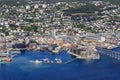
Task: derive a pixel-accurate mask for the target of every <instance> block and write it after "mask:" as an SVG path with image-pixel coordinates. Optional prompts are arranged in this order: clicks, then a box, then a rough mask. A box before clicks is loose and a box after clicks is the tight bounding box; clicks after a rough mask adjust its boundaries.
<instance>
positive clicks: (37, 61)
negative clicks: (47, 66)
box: [30, 60, 42, 64]
mask: <svg viewBox="0 0 120 80" xmlns="http://www.w3.org/2000/svg"><path fill="white" fill-rule="evenodd" d="M30 62H33V63H35V64H41V63H42V61H40V60H35V61H33V60H31V61H30Z"/></svg>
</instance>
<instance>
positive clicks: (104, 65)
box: [0, 47, 120, 80]
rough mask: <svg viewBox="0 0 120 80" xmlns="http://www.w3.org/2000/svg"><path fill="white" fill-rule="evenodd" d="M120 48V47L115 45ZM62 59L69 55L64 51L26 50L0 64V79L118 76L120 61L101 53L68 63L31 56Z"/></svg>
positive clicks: (115, 79)
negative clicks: (98, 58) (51, 52)
mask: <svg viewBox="0 0 120 80" xmlns="http://www.w3.org/2000/svg"><path fill="white" fill-rule="evenodd" d="M115 50H117V51H119V50H120V47H119V48H117V49H115ZM56 57H57V58H60V59H62V60H63V62H67V61H68V60H71V59H72V57H71V56H70V55H69V54H67V53H66V52H64V51H63V52H62V53H61V54H60V55H51V54H49V52H48V51H45V52H31V51H25V52H24V53H23V54H22V55H20V56H16V57H15V58H14V59H13V61H12V62H11V63H5V64H0V80H120V61H118V60H115V59H112V58H110V57H106V56H102V57H101V59H100V60H74V61H73V62H71V63H68V64H35V63H32V62H30V60H36V59H38V60H42V59H44V58H49V59H50V60H53V61H54V59H55V58H56Z"/></svg>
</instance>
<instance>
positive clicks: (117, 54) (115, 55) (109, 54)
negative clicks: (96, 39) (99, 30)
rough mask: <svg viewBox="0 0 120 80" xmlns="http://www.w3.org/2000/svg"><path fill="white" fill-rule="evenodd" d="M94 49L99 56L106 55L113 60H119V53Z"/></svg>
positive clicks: (98, 48)
mask: <svg viewBox="0 0 120 80" xmlns="http://www.w3.org/2000/svg"><path fill="white" fill-rule="evenodd" d="M96 49H97V51H98V53H99V54H100V55H106V56H109V57H112V58H114V59H117V60H120V52H116V51H112V50H108V49H104V48H100V47H97V48H96Z"/></svg>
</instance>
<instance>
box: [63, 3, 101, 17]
mask: <svg viewBox="0 0 120 80" xmlns="http://www.w3.org/2000/svg"><path fill="white" fill-rule="evenodd" d="M99 10H100V7H98V6H95V5H93V4H88V5H84V6H79V7H77V8H69V9H67V10H64V14H65V15H70V14H72V13H94V12H95V11H99Z"/></svg>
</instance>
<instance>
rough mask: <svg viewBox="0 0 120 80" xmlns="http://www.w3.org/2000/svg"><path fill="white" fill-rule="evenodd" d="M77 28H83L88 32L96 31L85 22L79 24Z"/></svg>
mask: <svg viewBox="0 0 120 80" xmlns="http://www.w3.org/2000/svg"><path fill="white" fill-rule="evenodd" d="M76 27H77V28H81V29H82V30H84V31H86V32H92V33H96V32H95V31H94V30H92V28H90V27H87V26H85V25H83V24H79V25H77V26H76Z"/></svg>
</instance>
